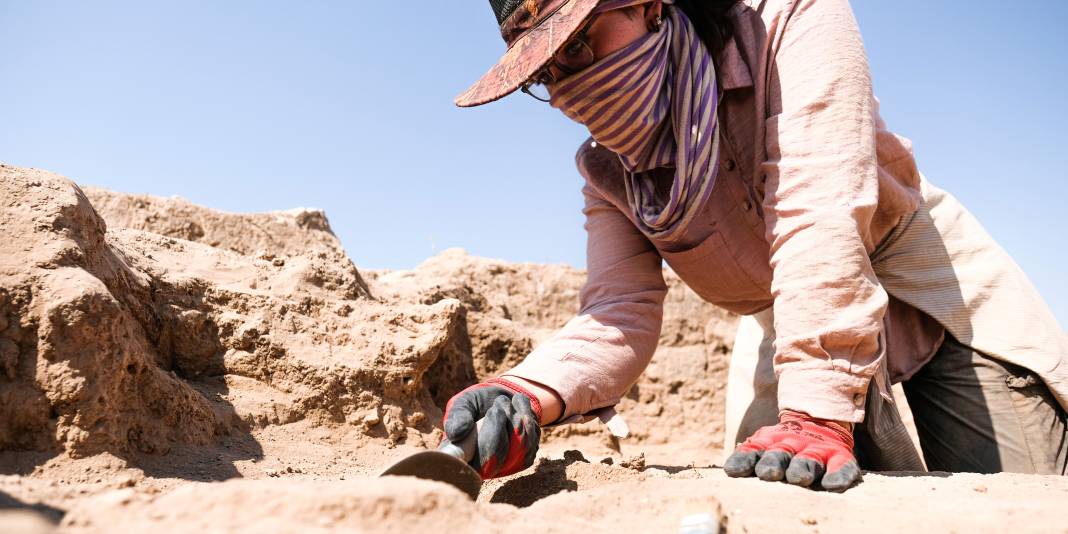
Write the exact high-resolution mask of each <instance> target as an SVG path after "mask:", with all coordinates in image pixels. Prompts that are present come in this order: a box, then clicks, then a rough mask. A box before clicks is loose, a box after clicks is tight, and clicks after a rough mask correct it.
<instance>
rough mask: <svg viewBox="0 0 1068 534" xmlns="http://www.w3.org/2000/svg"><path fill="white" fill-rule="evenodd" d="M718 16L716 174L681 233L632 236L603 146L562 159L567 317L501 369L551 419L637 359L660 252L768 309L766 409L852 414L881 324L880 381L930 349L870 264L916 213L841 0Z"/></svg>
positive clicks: (612, 388)
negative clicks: (575, 184)
mask: <svg viewBox="0 0 1068 534" xmlns="http://www.w3.org/2000/svg"><path fill="white" fill-rule="evenodd" d="M734 16H735V21H736V36H735V38H734V40H733V42H731V43H729V45H728V46H727V47H726V49H725V50H724V51H723V52H722V54H721V55H720V57H719V58H717V59H718V61H717V64H718V68H719V80H720V85H721V90H722V91H723V95H722V99H721V100H720V109H719V114H720V124H721V128H722V130H721V134H722V143H721V147H722V148H721V154H720V165H719V169H720V170H719V174H718V176H717V178H716V184H715V188H714V190H713V193H712V195H711V198H710V199H709V200H708V201H707V203H706V204H705V205H704V206H703V207H702V208H701V210H702V211H701V212H700V213H699V215H698V216H697V217H696V218H695V219H694V221H693V223H692V224H691V225H690V227H689V228H687V230H686V231H685V232H684V235H683V236H681V237H680V238H679V239H677V240H673V241H670V242H664V241H657V240H651V239H650V238H648V237H647V236H646V235H644V234H643V233H642V232H641V231H640V230H639V229H638V227H637V226H635V224H634V221H633V220H632V219H631V218H630V217H631V215H630V214H631V210H630V209H629V208H628V207H627V204H626V202H627V201H626V197H625V194H624V191H623V187H624V186H623V182H622V180H621V179H620V166H619V163H618V159H617V158H616V156H615V155H614V154H612V153H611V152H609V151H607V150H605V149H603V148H601V147H598V146H596V144H595V143H592V142H590V141H587V142H586V143H585V144H584V145H583V147H582V148H580V150H579V152H578V155H577V163H578V168H579V171H580V172H581V174H582V175H583V177H585V179H586V183H585V186H584V187H583V194H584V195H585V199H586V202H585V208H584V210H583V213H584V214H585V215H586V225H585V227H586V230H587V232H588V245H587V262H588V265H587V269H588V281H587V283H586V286H585V288H584V289H583V291H582V295H581V302H582V304H581V311H580V312H579V314H578V316H576V317H575V318H574V319H572V320H571V321H570V322H568V323H567V325H566V326H564V328H563V329H562V330H560V331H559V332H558V333H557V334H556V335H555V336H553V337H552V338H550V339H549V340H547V341H545V342H544V343H542V344H541V345H540V346H538V347H537V348H536V349H535V350H534V351H533V352H532V353H531V354H530V355H529V356H528V357H527V358H526V359H525V360H524V361H523V362H522V363H521V364H520V365H519V366H517V367H516V368H515V369H514V370H512V371H511V372H510V373H509V374H512V375H515V376H519V377H522V378H525V379H528V380H531V381H534V382H538V383H540V384H543V385H546V386H548V387H550V388H552V389H554V390H555V391H556V392H558V393H559V394H560V396H561V398H562V399H563V400H564V402H565V405H566V407H565V413H564V416H563V417H564V418H565V419H566V418H568V417H571V416H575V415H581V414H587V413H589V412H591V411H594V410H596V409H599V408H603V407H609V406H614V405H615V404H616V403H617V402H618V401H619V399H620V397H621V396H622V395H623V394H624V393H625V392H626V390H627V389H628V388H629V387H630V386H631V385H632V384H633V383H634V382H635V381H637V379H638V376H639V374H641V372H642V371H643V370H644V369H645V367H646V366H647V364H648V363H649V360H650V358H651V357H652V355H653V352H654V351H655V349H656V345H657V340H658V337H659V332H660V323H661V313H662V304H663V300H664V295H665V292H666V287H665V285H664V280H663V275H662V270H661V266H662V260H665V261H666V262H667V264H668V265H670V266H671V268H672V269H673V270H674V271H675V272H676V273H678V275H679V276H680V277H681V278H682V280H684V281H685V282H686V283H687V284H688V285H689V286H690V287H691V288H692V289H693V290H694V291H696V292H697V293H698V294H699V295H701V296H702V297H703V298H704V299H706V300H708V301H710V302H712V303H714V304H717V305H720V306H722V307H724V308H726V309H728V310H731V311H734V312H737V313H740V314H749V313H755V312H757V311H760V310H763V309H766V308H767V307H769V306H772V305H773V304H774V307H775V331H776V333H777V341H776V356H775V369H776V373H777V374H778V377H779V401H780V408H789V409H794V410H800V411H804V412H807V413H809V414H811V415H813V416H815V417H821V418H827V419H834V420H840V421H861V420H863V417H864V406H863V399H864V397H865V394H866V392H867V388H868V385H869V382H870V379H871V377H872V376H873V375H874V374H875V372H876V370H877V369H878V367H879V365H880V364H881V363H882V362H881V358H882V356H881V354H882V353H883V351H882V348H883V347H881V346H880V337H881V334H882V333H883V328H884V316H885V319H886V321H887V322H888V323H891V324H895V325H900V326H895V327H894V328H892V329H888V331H890V332H892V333H895V334H898V335H899V338H898V339H891V340H890V341H889V343H890V344H891V345H892V346H894V347H897V348H899V349H901V350H895V351H892V352H891V354H898V355H900V356H896V357H895V356H891V360H892V361H890V362H889V365H890V370H891V372H892V374H893V378H895V379H902V378H905V377H907V376H908V374H909V373H911V372H913V371H914V370H915V369H918V368H919V366H921V365H922V364H923V363H925V362H926V361H927V360H928V359H929V358H930V356H931V355H932V354H933V353H934V351H935V349H936V348H937V346H938V344H939V343H940V342H941V339H942V336H943V330H942V328H941V327H940V326H939V324H938V323H937V322H935V321H934V320H932V319H931V318H930V317H928V316H927V315H925V314H923V313H922V312H919V311H918V310H916V309H915V308H913V307H911V306H909V305H906V304H904V303H902V302H900V301H894V300H893V299H892V297H890V296H889V295H888V294H887V292H886V291H885V290H884V288H883V286H882V285H881V284H880V281H879V278H877V277H876V275H875V273H874V271H873V269H872V265H871V261H870V259H869V256H870V255H871V254H872V253H873V252H874V251H875V250H876V249H877V247H878V246H879V244H880V243H881V242H882V241H883V240H884V238H886V237H887V236H888V235H889V234H890V232H891V230H893V229H894V227H895V225H896V224H897V223H898V221H900V220H901V218H902V216H904V215H906V214H910V213H912V212H914V211H915V210H916V209H917V208H918V207H919V206H920V203H921V202H922V198H921V194H920V182H921V178H920V174H919V172H918V171H917V169H916V163H915V160H914V159H913V156H912V150H911V143H910V142H909V141H908V140H907V139H905V138H902V137H899V136H897V135H895V134H894V133H892V132H890V131H889V130H887V129H886V128H885V125H884V123H883V121H882V120H881V119H880V117H879V113H878V103H877V101H876V100H875V98H874V97H873V95H872V87H871V77H870V74H869V70H868V62H867V58H866V55H865V52H864V47H863V44H862V42H861V37H860V32H859V31H858V28H857V23H856V21H855V19H854V17H853V13H852V10H851V8H850V6H849V3H848V1H847V0H764V1H756V0H750V1H745V2H741V3H739V5H738V6H736V7H735V10H734ZM663 179H664V180H665V184H667V183H668V182H667V181H668V180H670V179H671V175H670V174H667V175H665V177H664V178H663ZM892 301H893V302H892ZM891 302H892V304H891ZM888 309H889V314H887V310H888Z"/></svg>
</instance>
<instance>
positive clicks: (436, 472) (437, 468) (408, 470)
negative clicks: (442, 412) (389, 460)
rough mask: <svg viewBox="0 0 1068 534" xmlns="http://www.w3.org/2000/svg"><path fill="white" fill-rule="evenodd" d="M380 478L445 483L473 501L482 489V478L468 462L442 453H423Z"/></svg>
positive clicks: (395, 465)
mask: <svg viewBox="0 0 1068 534" xmlns="http://www.w3.org/2000/svg"><path fill="white" fill-rule="evenodd" d="M379 476H383V477H384V476H409V477H417V478H422V479H424V480H436V481H438V482H444V483H446V484H449V485H451V486H454V487H456V488H459V489H460V491H462V492H464V493H466V494H467V495H468V496H469V497H471V499H472V500H474V499H475V498H477V497H478V492H479V490H480V489H482V477H481V476H479V475H478V471H475V469H474V468H473V467H471V466H470V465H467V462H465V461H463V460H461V459H459V458H457V457H455V456H453V455H451V454H447V453H444V452H440V451H421V452H417V453H415V454H412V455H411V456H408V457H406V458H403V459H401V460H399V461H397V463H395V464H393V465H391V466H389V467H387V468H386V470H385V471H382V474H381V475H379Z"/></svg>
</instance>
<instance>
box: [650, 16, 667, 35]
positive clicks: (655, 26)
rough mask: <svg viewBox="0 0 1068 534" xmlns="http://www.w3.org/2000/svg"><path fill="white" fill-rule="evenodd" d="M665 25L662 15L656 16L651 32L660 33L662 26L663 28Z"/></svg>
mask: <svg viewBox="0 0 1068 534" xmlns="http://www.w3.org/2000/svg"><path fill="white" fill-rule="evenodd" d="M663 24H664V21H663V19H661V18H660V15H657V16H656V20H654V21H653V27H652V28H649V30H650V31H654V32H658V31H660V26H662V25H663Z"/></svg>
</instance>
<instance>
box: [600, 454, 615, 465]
mask: <svg viewBox="0 0 1068 534" xmlns="http://www.w3.org/2000/svg"><path fill="white" fill-rule="evenodd" d="M601 463H602V464H604V465H612V464H613V463H615V462H613V461H612V457H611V456H605V457H604V458H602V459H601Z"/></svg>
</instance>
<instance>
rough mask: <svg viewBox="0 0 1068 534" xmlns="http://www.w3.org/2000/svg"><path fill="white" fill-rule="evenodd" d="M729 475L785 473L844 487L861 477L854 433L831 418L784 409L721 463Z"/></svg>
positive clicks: (796, 480) (793, 479) (796, 479)
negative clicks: (815, 416)
mask: <svg viewBox="0 0 1068 534" xmlns="http://www.w3.org/2000/svg"><path fill="white" fill-rule="evenodd" d="M723 470H724V471H725V472H726V473H727V476H731V477H748V476H753V474H754V473H755V474H756V476H758V477H760V479H761V480H768V481H779V480H783V479H784V478H785V479H786V481H787V482H789V483H790V484H796V485H798V486H806V487H807V486H811V485H813V484H814V483H816V482H820V483H821V485H822V486H823V489H826V490H829V491H837V492H842V491H845V490H847V489H849V487H850V486H852V485H853V484H854V483H855V482H857V481H858V480H860V466H859V465H857V459H856V458H855V457H854V456H853V435H852V433H851V432H850V431H849V430H848V429H846V428H845V427H844V426H842V425H840V424H838V423H835V422H833V421H827V420H824V419H816V418H813V417H809V416H808V415H807V414H804V413H802V412H795V411H791V410H784V411H783V412H782V413H780V414H779V424H777V425H772V426H766V427H763V428H761V429H760V430H757V431H756V433H755V434H753V435H752V436H751V437H750V438H749V439H747V440H745V441H744V442H742V444H740V445H738V447H737V448H736V449H735V450H734V454H731V455H730V457H728V458H727V461H726V462H724V463H723Z"/></svg>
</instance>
